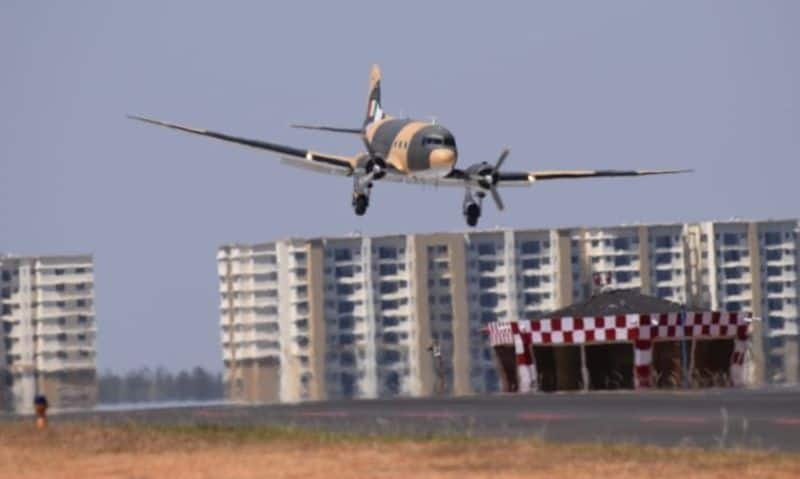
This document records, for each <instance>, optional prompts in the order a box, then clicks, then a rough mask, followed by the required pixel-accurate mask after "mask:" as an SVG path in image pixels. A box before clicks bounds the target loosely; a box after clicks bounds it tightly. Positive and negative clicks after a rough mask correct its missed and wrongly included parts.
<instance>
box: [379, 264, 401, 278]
mask: <svg viewBox="0 0 800 479" xmlns="http://www.w3.org/2000/svg"><path fill="white" fill-rule="evenodd" d="M378 271H379V272H380V275H381V276H392V275H395V274H397V265H394V264H382V265H380V267H379V269H378Z"/></svg>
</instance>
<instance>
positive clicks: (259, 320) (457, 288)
mask: <svg viewBox="0 0 800 479" xmlns="http://www.w3.org/2000/svg"><path fill="white" fill-rule="evenodd" d="M798 251H800V249H799V248H798V222H797V221H796V220H785V221H759V222H746V221H730V222H708V223H697V224H665V225H632V226H614V227H592V228H583V227H580V228H562V229H550V230H546V229H542V230H496V231H474V232H473V231H470V232H465V233H442V234H413V235H395V236H378V237H362V236H352V237H338V238H315V239H291V240H284V241H276V242H271V243H263V244H256V245H226V246H223V247H222V248H220V249H219V253H218V265H219V278H220V291H221V293H222V303H221V325H222V341H223V350H224V361H225V369H226V374H227V378H228V381H229V385H230V394H231V396H232V397H233V398H237V399H242V400H251V401H300V400H305V399H323V398H339V397H383V396H393V395H403V396H424V395H431V394H437V393H444V394H466V393H471V392H485V391H494V390H497V389H498V387H499V379H498V377H497V374H496V367H495V364H494V358H493V355H492V351H491V349H490V348H489V345H488V344H487V341H486V340H485V338H484V337H483V336H482V333H481V331H482V329H483V327H484V325H485V324H486V323H488V322H491V321H496V320H500V321H504V320H507V321H511V320H515V319H518V318H537V317H541V316H543V315H545V314H547V313H548V312H549V311H553V310H556V309H559V308H561V307H564V306H567V305H569V304H571V303H573V302H575V301H579V300H582V299H585V298H586V297H588V296H589V295H591V294H592V293H593V292H594V291H595V290H596V289H597V288H599V287H614V288H636V289H640V290H642V292H644V293H646V294H651V295H655V296H659V297H662V298H664V299H669V300H672V301H675V302H678V303H681V304H685V305H686V307H687V309H692V308H703V309H705V308H714V309H722V310H729V311H748V312H752V313H753V314H754V315H755V316H757V317H762V318H764V321H763V322H762V323H761V325H762V328H761V331H759V332H758V333H757V334H756V336H758V339H757V340H755V341H754V344H753V348H754V349H753V357H754V360H755V364H756V373H755V376H754V378H753V382H756V383H758V382H760V381H764V380H767V381H771V382H790V383H796V382H797V381H798V367H797V365H798V359H800V358H799V356H800V353H799V352H798V330H797V316H798V303H797V301H798V293H800V291H798V286H799V285H800V282H798V280H797V267H798V266H797V265H798Z"/></svg>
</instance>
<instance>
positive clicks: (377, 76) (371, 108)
mask: <svg viewBox="0 0 800 479" xmlns="http://www.w3.org/2000/svg"><path fill="white" fill-rule="evenodd" d="M385 116H386V114H385V113H384V112H383V108H381V69H380V67H379V66H378V65H372V70H370V73H369V95H368V96H367V116H366V118H365V119H364V126H367V125H369V124H370V123H373V122H375V121H378V120H381V119H383V118H384V117H385Z"/></svg>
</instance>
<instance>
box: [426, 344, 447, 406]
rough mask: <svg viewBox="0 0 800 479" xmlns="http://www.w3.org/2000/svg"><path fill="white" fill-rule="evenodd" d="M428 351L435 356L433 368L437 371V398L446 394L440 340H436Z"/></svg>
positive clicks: (435, 388) (435, 390) (435, 391)
mask: <svg viewBox="0 0 800 479" xmlns="http://www.w3.org/2000/svg"><path fill="white" fill-rule="evenodd" d="M428 351H430V352H431V354H432V355H433V368H434V369H435V371H436V386H435V387H434V393H436V395H437V396H441V395H443V394H444V382H445V381H444V358H443V357H442V348H441V347H439V341H438V339H435V340H434V342H433V344H431V345H430V346H429V347H428Z"/></svg>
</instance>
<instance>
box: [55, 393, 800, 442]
mask: <svg viewBox="0 0 800 479" xmlns="http://www.w3.org/2000/svg"><path fill="white" fill-rule="evenodd" d="M53 421H54V422H57V421H99V422H103V423H127V422H136V423H148V424H220V425H247V426H252V425H291V426H297V427H303V428H317V429H324V430H328V431H346V432H364V433H377V434H397V433H399V434H421V435H428V434H468V435H476V436H490V437H492V436H504V437H517V436H536V437H540V438H543V439H546V440H553V441H571V442H598V441H602V442H615V443H619V442H625V443H640V444H655V445H663V446H699V447H757V448H763V449H774V450H785V451H800V390H796V389H795V390H771V391H767V390H763V391H744V390H712V391H703V392H646V393H634V392H607V393H571V394H542V393H539V394H530V395H495V396H471V397H458V398H422V399H376V400H350V401H326V402H315V403H303V404H298V405H270V406H242V405H216V406H192V407H177V408H165V409H150V410H138V411H114V412H86V413H70V414H62V415H59V416H56V417H54V419H53Z"/></svg>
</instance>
